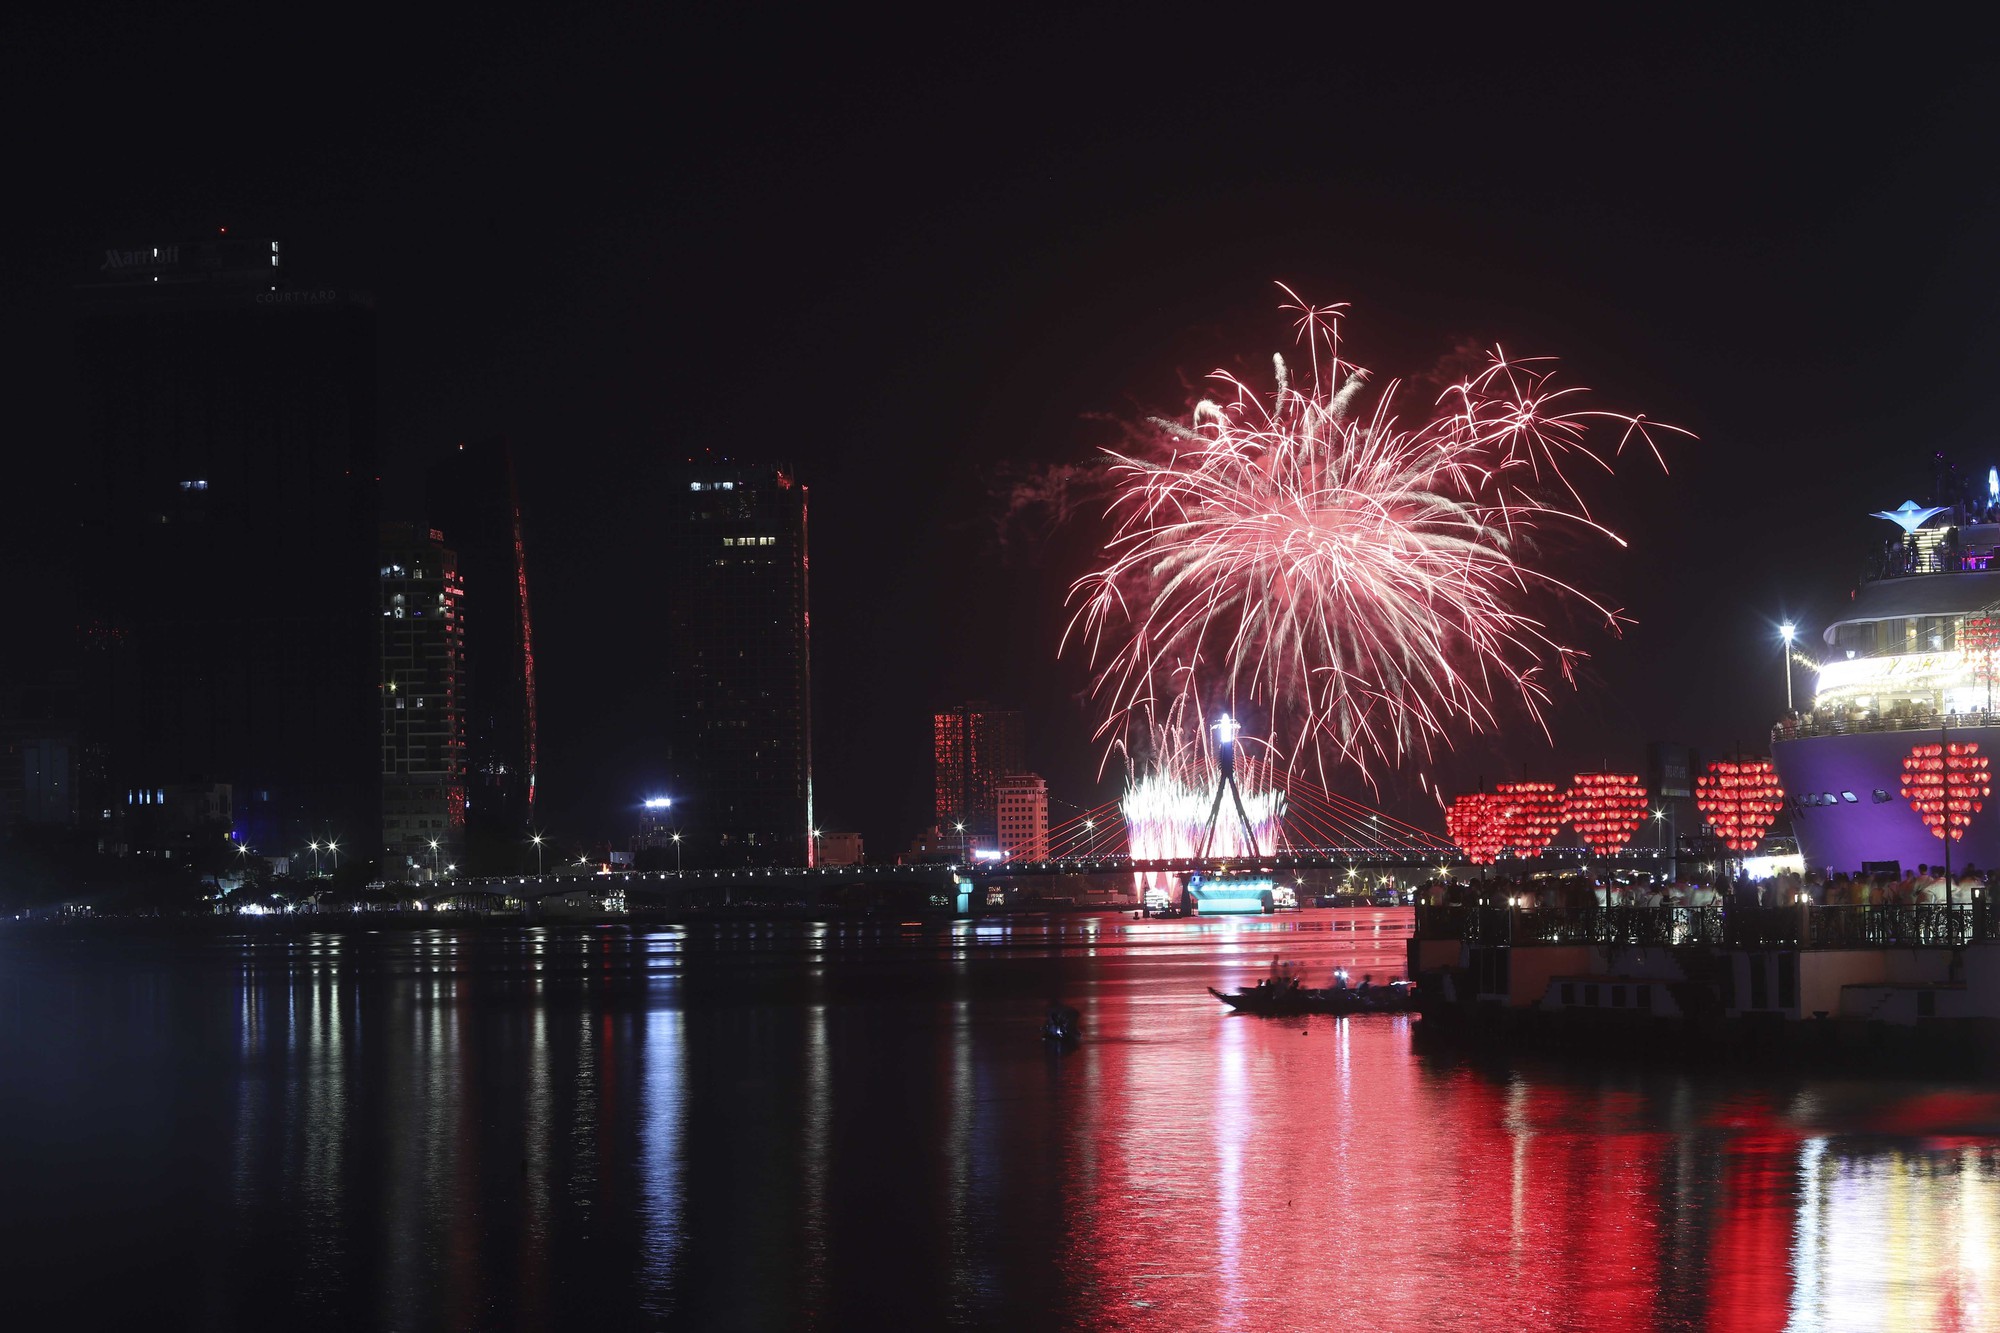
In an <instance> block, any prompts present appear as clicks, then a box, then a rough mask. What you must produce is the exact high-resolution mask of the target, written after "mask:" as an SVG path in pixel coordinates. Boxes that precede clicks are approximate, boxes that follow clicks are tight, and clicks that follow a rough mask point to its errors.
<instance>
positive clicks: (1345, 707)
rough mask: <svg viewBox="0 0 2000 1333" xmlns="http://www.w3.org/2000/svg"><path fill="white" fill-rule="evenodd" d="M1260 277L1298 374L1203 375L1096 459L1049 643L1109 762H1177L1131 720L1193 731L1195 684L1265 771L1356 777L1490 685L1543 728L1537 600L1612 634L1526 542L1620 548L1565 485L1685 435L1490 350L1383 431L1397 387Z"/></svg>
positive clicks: (1474, 706) (1452, 720)
mask: <svg viewBox="0 0 2000 1333" xmlns="http://www.w3.org/2000/svg"><path fill="white" fill-rule="evenodd" d="M1284 290H1285V291H1286V295H1287V296H1288V297H1290V298H1291V300H1292V301H1293V302H1294V303H1295V304H1292V305H1288V306H1286V307H1285V309H1287V310H1292V311H1296V312H1297V314H1298V315H1299V320H1298V332H1299V341H1300V342H1301V344H1302V345H1303V348H1304V351H1305V356H1304V361H1305V366H1304V375H1303V377H1302V378H1301V377H1299V376H1298V375H1297V374H1296V373H1295V370H1294V368H1293V367H1292V366H1291V365H1288V364H1287V362H1286V361H1285V359H1284V358H1283V357H1274V358H1273V361H1274V364H1275V372H1276V375H1275V380H1276V382H1275V387H1274V389H1273V390H1272V391H1271V392H1270V393H1269V394H1266V395H1259V394H1258V393H1256V392H1254V391H1253V390H1251V389H1250V388H1249V387H1248V386H1246V385H1245V384H1244V383H1243V382H1242V381H1241V380H1239V379H1237V378H1236V377H1234V376H1232V375H1230V374H1227V373H1225V372H1220V371H1218V372H1216V373H1215V374H1214V375H1212V376H1211V377H1210V378H1211V380H1212V381H1213V382H1214V383H1216V384H1217V385H1219V386H1220V387H1221V389H1222V390H1223V393H1222V394H1220V395H1219V396H1218V397H1217V398H1215V399H1211V400H1208V401H1204V402H1201V403H1199V404H1197V405H1196V407H1195V409H1194V411H1193V414H1192V417H1191V420H1190V421H1189V422H1187V423H1181V422H1174V421H1166V420H1158V419H1156V420H1154V421H1153V422H1151V423H1150V424H1151V426H1152V427H1153V430H1154V434H1153V436H1152V437H1151V440H1150V442H1149V443H1146V444H1144V445H1142V446H1138V447H1133V448H1131V449H1130V450H1129V451H1128V452H1119V451H1111V450H1107V451H1106V453H1107V456H1108V466H1109V468H1110V471H1111V474H1112V477H1113V481H1114V485H1115V487H1116V490H1115V493H1114V496H1113V498H1112V500H1111V503H1110V511H1109V512H1110V516H1111V517H1112V519H1113V523H1114V532H1113V535H1112V537H1111V539H1110V541H1109V542H1108V543H1107V545H1106V548H1105V562H1104V564H1103V566H1102V567H1101V568H1099V569H1098V570H1096V571H1095V572H1093V573H1091V574H1089V575H1087V576H1085V577H1084V578H1082V579H1080V580H1078V582H1077V583H1076V584H1075V585H1074V586H1073V588H1072V590H1071V603H1072V605H1073V606H1074V607H1075V610H1074V612H1073V615H1072V618H1071V621H1070V625H1069V629H1068V631H1067V632H1066V633H1065V635H1064V640H1063V642H1064V649H1065V651H1067V650H1068V648H1069V646H1070V644H1071V642H1072V641H1076V642H1079V643H1081V644H1082V645H1083V647H1084V651H1086V652H1087V654H1088V656H1089V658H1090V661H1091V664H1092V666H1093V668H1095V671H1096V675H1095V679H1094V690H1095V692H1096V694H1097V696H1098V697H1099V698H1100V699H1101V700H1103V702H1104V704H1105V706H1106V716H1105V720H1104V722H1103V724H1102V726H1101V728H1100V730H1099V733H1098V735H1099V738H1100V739H1107V738H1108V739H1109V740H1110V741H1111V742H1112V748H1113V750H1118V749H1123V750H1124V752H1125V753H1126V754H1127V755H1128V757H1129V756H1131V755H1132V753H1133V751H1134V748H1135V744H1136V747H1137V748H1139V749H1141V750H1143V749H1145V748H1146V747H1148V746H1150V747H1151V748H1152V750H1153V751H1154V752H1155V754H1156V756H1161V757H1156V759H1155V760H1154V761H1153V762H1152V764H1151V768H1150V770H1149V771H1151V772H1167V773H1171V772H1172V771H1173V767H1174V765H1175V764H1177V763H1179V762H1180V761H1179V760H1177V759H1174V758H1172V756H1173V755H1175V754H1176V753H1178V751H1177V750H1176V748H1175V745H1174V743H1166V742H1162V741H1161V739H1160V738H1159V737H1158V736H1157V735H1155V734H1152V733H1154V732H1156V731H1157V730H1158V729H1157V727H1155V725H1154V721H1155V719H1156V718H1160V717H1166V718H1168V719H1170V720H1180V721H1190V720H1192V721H1193V725H1192V726H1191V728H1189V729H1190V730H1191V731H1192V732H1193V734H1194V735H1195V736H1197V737H1198V736H1200V735H1201V727H1200V725H1199V722H1198V719H1199V718H1200V717H1201V716H1202V714H1201V712H1200V710H1199V708H1198V707H1195V708H1194V709H1193V712H1192V717H1191V719H1190V718H1188V717H1185V716H1184V714H1186V713H1187V711H1188V705H1189V704H1190V702H1191V701H1195V700H1198V699H1201V698H1203V697H1207V698H1209V699H1211V700H1212V701H1214V702H1215V704H1216V705H1217V706H1221V707H1227V708H1229V709H1230V710H1231V711H1232V712H1235V713H1236V714H1237V715H1238V716H1242V715H1244V714H1246V713H1248V714H1250V715H1252V716H1259V715H1261V716H1265V717H1269V718H1270V719H1271V738H1270V741H1271V744H1272V746H1273V747H1274V750H1273V758H1274V759H1275V760H1276V761H1277V762H1279V763H1280V764H1281V765H1282V766H1285V767H1290V768H1296V767H1298V766H1300V765H1302V764H1306V763H1311V764H1313V765H1315V766H1317V768H1318V769H1319V771H1320V773H1321V775H1322V777H1324V776H1325V774H1326V771H1327V769H1328V768H1329V767H1330V766H1342V765H1348V766H1352V767H1354V768H1355V769H1357V770H1358V771H1359V772H1361V773H1362V774H1363V775H1364V776H1368V777H1369V778H1370V780H1371V781H1372V780H1373V778H1372V774H1373V771H1374V769H1375V767H1376V766H1378V765H1383V764H1386V765H1391V766H1393V765H1395V764H1397V763H1400V762H1401V761H1402V760H1403V759H1405V758H1406V757H1409V756H1411V755H1412V754H1420V755H1422V756H1423V757H1425V758H1428V757H1430V756H1431V755H1432V754H1433V753H1434V749H1433V747H1434V745H1435V744H1436V743H1438V742H1440V741H1442V742H1444V743H1445V744H1449V743H1450V741H1451V738H1452V736H1453V734H1454V733H1455V732H1457V731H1460V730H1464V731H1472V732H1478V731H1484V730H1487V729H1489V728H1491V727H1493V726H1494V725H1496V722H1497V720H1498V716H1499V714H1498V712H1497V706H1498V701H1499V700H1500V699H1501V698H1503V697H1508V696H1511V697H1516V698H1518V699H1519V700H1520V702H1521V703H1522V704H1524V705H1525V706H1526V709H1527V711H1528V713H1529V715H1530V716H1532V717H1533V718H1534V719H1535V720H1536V722H1537V724H1538V725H1542V726H1543V727H1544V730H1546V724H1545V722H1544V721H1543V709H1544V708H1545V707H1546V705H1547V704H1548V702H1549V700H1550V681H1551V679H1552V678H1553V677H1554V676H1560V677H1562V678H1564V679H1571V680H1573V675H1572V669H1573V667H1574V664H1575V660H1576V659H1577V658H1579V657H1581V656H1583V654H1581V653H1579V652H1578V651H1577V650H1576V649H1574V648H1572V647H1569V646H1567V645H1565V644H1563V643H1561V642H1559V641H1558V640H1557V639H1556V638H1555V637H1554V631H1553V630H1552V629H1551V628H1550V625H1549V623H1548V619H1547V617H1548V616H1549V614H1550V613H1551V611H1553V610H1556V609H1560V608H1563V607H1567V608H1569V609H1571V610H1575V609H1582V610H1584V611H1587V612H1588V613H1589V614H1590V615H1592V616H1594V617H1596V618H1598V619H1600V620H1601V621H1602V622H1603V623H1604V625H1605V627H1606V628H1607V629H1609V630H1610V631H1611V632H1612V633H1613V634H1616V633H1617V632H1618V628H1619V622H1620V617H1619V616H1618V614H1617V613H1616V612H1615V611H1613V610H1611V609H1610V608H1608V607H1606V606H1604V605H1602V604H1600V603H1599V602H1597V601H1595V600H1593V599H1592V598H1591V597H1589V596H1588V595H1586V594H1585V593H1583V592H1581V591H1579V590H1578V589H1577V588H1576V587H1575V586H1573V585H1572V584H1570V583H1569V582H1567V581H1565V580H1564V579H1563V578H1561V577H1560V576H1559V575H1557V574H1556V573H1555V572H1553V571H1552V570H1551V569H1549V568H1548V567H1546V565H1545V564H1544V563H1543V562H1544V560H1545V559H1546V558H1547V552H1548V551H1549V549H1550V548H1551V546H1552V545H1554V544H1558V543H1552V542H1551V541H1550V540H1549V538H1550V537H1552V536H1559V537H1561V538H1562V539H1563V541H1565V542H1567V541H1569V540H1570V539H1571V538H1579V537H1580V538H1582V539H1584V540H1586V541H1588V542H1602V543H1610V544H1615V545H1618V546H1623V545H1624V542H1623V541H1622V539H1620V538H1619V537H1618V536H1617V535H1616V534H1615V533H1613V532H1611V531H1610V530H1609V529H1607V528H1605V527H1603V526H1602V525H1601V524H1599V523H1597V522H1596V521H1595V520H1594V519H1593V518H1592V517H1591V516H1590V512H1589V508H1588V506H1587V505H1586V503H1585V501H1584V498H1583V489H1582V486H1581V484H1580V481H1579V478H1580V477H1582V476H1587V475H1588V474H1589V473H1592V472H1596V471H1600V470H1601V471H1604V472H1607V473H1608V472H1610V471H1611V470H1612V459H1613V458H1614V457H1615V456H1617V455H1619V454H1622V453H1623V452H1624V451H1625V449H1626V447H1627V446H1628V445H1630V444H1631V443H1632V442H1633V441H1635V440H1636V441H1639V442H1642V443H1643V444H1644V445H1645V446H1646V448H1647V449H1648V450H1650V451H1651V452H1652V454H1653V456H1654V458H1655V459H1656V460H1659V461H1660V462H1661V466H1662V467H1664V465H1665V464H1664V459H1662V458H1661V456H1660V451H1659V448H1658V443H1657V440H1656V438H1655V437H1656V435H1658V434H1660V433H1672V434H1677V435H1686V434H1688V432H1686V431H1681V430H1679V429H1678V428H1676V427H1671V426H1660V425H1658V424H1657V423H1653V422H1649V421H1647V420H1646V419H1645V418H1643V417H1637V416H1627V415H1622V414H1618V413H1612V412H1604V411H1598V410H1595V409H1591V408H1588V407H1586V406H1584V405H1583V404H1582V401H1581V399H1580V396H1579V395H1580V394H1581V392H1582V391H1581V390H1578V389H1573V388H1565V387H1557V386H1556V385H1555V383H1554V380H1553V374H1554V372H1553V369H1552V367H1551V365H1550V363H1548V362H1547V361H1546V360H1531V361H1517V360H1510V359H1509V358H1508V357H1507V356H1506V355H1505V354H1504V353H1503V352H1502V351H1500V350H1499V349H1497V348H1496V349H1494V350H1493V351H1492V352H1491V353H1489V354H1488V355H1487V358H1486V362H1485V364H1484V366H1483V367H1482V368H1480V369H1478V370H1476V371H1475V372H1473V373H1471V374H1469V375H1467V376H1465V377H1463V378H1461V379H1460V380H1458V381H1457V382H1456V383H1453V384H1451V385H1450V386H1449V387H1448V388H1446V389H1445V391H1444V392H1443V393H1442V394H1441V395H1439V397H1438V399H1437V401H1436V403H1435V404H1434V405H1433V407H1432V410H1431V413H1430V415H1429V417H1428V418H1427V419H1426V420H1424V421H1423V422H1422V423H1421V424H1418V425H1414V426H1411V425H1406V424H1405V423H1404V421H1403V420H1402V419H1401V417H1400V416H1399V415H1398V401H1397V399H1398V391H1399V387H1400V386H1399V383H1398V382H1396V381H1390V382H1388V383H1386V384H1385V385H1383V386H1382V388H1381V389H1380V390H1379V391H1375V392H1372V393H1371V392H1370V377H1369V373H1368V372H1367V371H1366V370H1364V369H1363V368H1361V367H1360V366H1358V365H1355V364H1353V363H1351V362H1348V361H1346V360H1344V359H1343V358H1342V356H1341V355H1340V322H1339V321H1340V315H1341V312H1342V311H1343V310H1344V309H1345V307H1342V306H1332V307H1317V308H1315V307H1311V306H1307V305H1305V304H1304V303H1303V302H1300V301H1299V300H1298V298H1297V296H1296V295H1294V294H1293V293H1292V292H1291V291H1290V290H1289V289H1284ZM1607 427H1608V428H1609V429H1608V430H1606V429H1604V428H1607ZM1601 436H1611V437H1615V443H1612V444H1609V445H1608V446H1607V445H1606V444H1604V443H1600V437H1601ZM1194 744H1196V745H1199V741H1196V742H1194ZM1163 746H1164V750H1163ZM1183 748H1184V747H1183ZM1162 762H1164V763H1165V767H1164V768H1163V767H1162V766H1161V764H1162ZM1140 767H1144V765H1140ZM1134 776H1135V779H1136V778H1137V776H1138V774H1137V771H1136V769H1135V774H1134Z"/></svg>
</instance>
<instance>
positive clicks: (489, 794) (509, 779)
mask: <svg viewBox="0 0 2000 1333" xmlns="http://www.w3.org/2000/svg"><path fill="white" fill-rule="evenodd" d="M424 498H425V514H426V515H427V517H428V519H429V523H430V526H431V527H432V528H433V529H435V530H436V531H437V532H438V533H439V534H440V535H441V536H442V537H443V539H444V542H445V544H446V545H447V546H449V547H450V548H451V549H452V551H453V552H454V553H455V554H456V556H457V571H458V575H459V580H460V587H461V596H460V601H459V605H458V614H459V620H460V623H461V625H462V627H463V630H462V632H463V635H464V643H465V661H464V668H463V673H462V679H461V681H460V688H459V707H460V710H461V711H462V713H463V716H464V741H465V759H464V774H465V798H464V809H463V814H464V858H463V860H462V861H461V862H460V863H459V864H461V865H462V866H464V867H465V869H466V873H468V874H473V875H510V874H513V873H515V872H517V871H518V870H520V869H521V868H522V865H523V860H522V858H523V855H524V852H523V847H524V845H525V842H526V839H527V837H528V835H529V832H530V830H531V828H532V826H533V824H534V821H535V807H536V798H537V796H538V795H539V794H540V785H539V784H540V773H539V769H540V732H539V720H538V716H537V711H536V696H535V631H534V618H533V616H532V614H531V612H530V607H529V600H528V561H527V553H526V544H525V542H524V540H523V538H522V533H521V499H520V492H519V489H518V487H517V485H516V483H515V479H514V459H513V453H512V450H511V449H510V448H509V446H508V443H507V441H506V440H504V439H487V440H473V441H469V442H467V443H463V444H460V445H458V446H457V447H456V448H454V449H453V450H452V451H451V452H450V453H448V454H447V455H446V456H445V457H444V458H443V459H442V460H440V461H439V462H438V463H436V464H435V465H434V466H432V467H431V469H430V470H429V472H428V473H427V474H426V476H425V485H424Z"/></svg>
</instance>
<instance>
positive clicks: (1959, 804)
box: [1903, 741, 1993, 842]
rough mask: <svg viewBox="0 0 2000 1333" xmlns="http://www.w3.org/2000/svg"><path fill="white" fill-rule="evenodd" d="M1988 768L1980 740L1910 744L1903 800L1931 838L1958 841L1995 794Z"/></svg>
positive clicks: (1988, 762)
mask: <svg viewBox="0 0 2000 1333" xmlns="http://www.w3.org/2000/svg"><path fill="white" fill-rule="evenodd" d="M1991 766H1992V760H1991V759H1990V758H1988V757H1987V756H1986V755H1983V754H1981V753H1979V742H1978V741H1951V742H1949V743H1944V742H1937V741H1933V742H1929V743H1926V744H1922V745H1912V746H1911V747H1910V752H1909V753H1908V754H1907V755H1905V756H1903V799H1904V800H1906V801H1908V802H1909V803H1910V808H1911V809H1912V810H1914V811H1916V812H1917V818H1919V819H1921V820H1923V821H1924V827H1925V828H1927V829H1929V830H1930V831H1931V836H1932V837H1934V838H1940V839H1942V838H1946V837H1949V838H1950V839H1951V840H1952V841H1953V842H1957V841H1958V840H1959V839H1961V838H1963V837H1964V836H1965V830H1966V829H1968V828H1970V827H1971V826H1972V817H1973V816H1974V815H1976V814H1979V813H1981V812H1982V811H1984V810H1985V809H1986V801H1987V799H1988V798H1989V797H1991V796H1992V795H1993V774H1992V767H1991Z"/></svg>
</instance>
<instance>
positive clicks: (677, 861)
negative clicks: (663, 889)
mask: <svg viewBox="0 0 2000 1333" xmlns="http://www.w3.org/2000/svg"><path fill="white" fill-rule="evenodd" d="M673 839H674V873H675V874H676V875H678V874H680V873H681V835H680V834H678V833H676V834H674V835H673Z"/></svg>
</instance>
